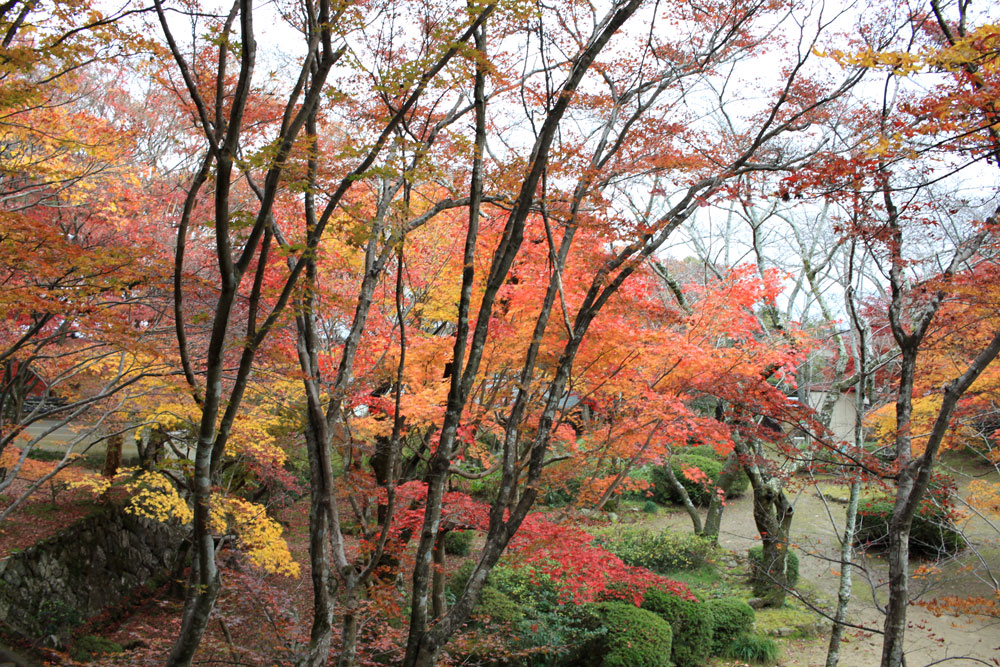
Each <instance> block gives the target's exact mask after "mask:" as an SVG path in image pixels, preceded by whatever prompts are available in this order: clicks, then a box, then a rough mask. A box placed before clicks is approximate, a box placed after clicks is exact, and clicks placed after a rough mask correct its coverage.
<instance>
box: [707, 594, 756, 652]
mask: <svg viewBox="0 0 1000 667" xmlns="http://www.w3.org/2000/svg"><path fill="white" fill-rule="evenodd" d="M705 605H706V606H707V607H708V608H709V610H710V611H711V612H712V655H725V652H726V649H728V648H729V644H731V643H732V641H733V640H734V639H736V637H738V636H739V635H741V634H744V633H747V632H749V631H750V630H751V629H752V628H753V623H754V613H753V609H752V608H751V607H750V605H748V604H747V603H746V602H744V601H743V600H741V599H739V598H719V599H716V600H708V601H707V602H705Z"/></svg>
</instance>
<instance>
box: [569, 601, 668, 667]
mask: <svg viewBox="0 0 1000 667" xmlns="http://www.w3.org/2000/svg"><path fill="white" fill-rule="evenodd" d="M583 615H584V621H583V624H584V626H585V627H587V628H588V629H591V630H599V631H600V632H597V633H595V634H594V636H593V637H592V638H591V640H590V641H589V642H587V643H586V645H585V647H584V648H583V650H582V651H580V652H579V654H578V655H574V656H571V659H572V663H573V664H575V665H583V666H586V667H670V650H671V639H672V636H673V632H672V630H671V628H670V624H669V623H667V622H666V621H665V620H663V619H662V618H660V617H659V616H658V615H656V614H654V613H652V612H650V611H646V610H645V609H639V608H637V607H635V606H633V605H631V604H628V603H627V602H597V603H593V604H588V605H586V606H585V607H584V609H583Z"/></svg>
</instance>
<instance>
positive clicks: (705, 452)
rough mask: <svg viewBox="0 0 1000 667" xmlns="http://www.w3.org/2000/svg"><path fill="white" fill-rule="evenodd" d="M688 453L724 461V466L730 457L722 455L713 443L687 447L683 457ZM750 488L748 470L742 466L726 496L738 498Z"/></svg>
mask: <svg viewBox="0 0 1000 667" xmlns="http://www.w3.org/2000/svg"><path fill="white" fill-rule="evenodd" d="M688 455H691V456H702V457H704V458H706V459H715V460H716V461H718V462H719V463H722V464H723V466H724V465H725V463H726V459H727V458H728V455H721V454H719V453H718V452H717V451H715V447H713V446H712V445H698V446H697V447H690V448H687V449H685V450H684V451H683V452H682V453H681V457H684V456H688ZM712 481H713V482H714V481H716V478H714V477H713V478H712ZM749 489H750V478H749V477H747V473H746V471H745V470H743V468H740V471H739V475H738V476H737V477H736V479H735V480H734V481H733V483H732V484H731V485H730V486H729V491H728V492H727V493H726V497H727V498H736V497H737V496H742V495H743V494H744V493H746V492H747V491H748V490H749Z"/></svg>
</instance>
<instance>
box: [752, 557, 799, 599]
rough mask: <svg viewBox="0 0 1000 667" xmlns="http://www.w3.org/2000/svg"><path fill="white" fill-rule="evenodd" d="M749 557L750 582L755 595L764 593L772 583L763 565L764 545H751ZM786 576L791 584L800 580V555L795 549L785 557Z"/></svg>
mask: <svg viewBox="0 0 1000 667" xmlns="http://www.w3.org/2000/svg"><path fill="white" fill-rule="evenodd" d="M747 557H748V558H749V559H750V583H751V585H753V590H754V595H763V591H764V590H766V589H767V588H768V587H769V586H770V584H771V583H772V582H771V580H770V579H769V578H768V576H767V572H766V570H764V569H763V565H762V561H763V560H764V547H763V546H762V545H757V546H755V547H750V548H749V549H748V550H747ZM785 576H786V578H787V580H788V585H789V586H794V585H795V584H797V583H798V581H799V557H798V556H796V555H795V552H794V551H789V552H788V556H787V557H786V558H785Z"/></svg>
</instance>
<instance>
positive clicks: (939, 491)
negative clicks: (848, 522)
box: [854, 474, 965, 557]
mask: <svg viewBox="0 0 1000 667" xmlns="http://www.w3.org/2000/svg"><path fill="white" fill-rule="evenodd" d="M955 492H956V488H955V482H954V480H952V479H951V478H949V477H947V476H946V475H941V474H934V475H933V476H932V477H931V483H930V486H929V487H928V489H927V493H926V494H924V497H923V499H922V500H921V501H920V507H919V508H918V509H917V512H916V513H915V514H914V515H913V524H912V526H911V527H910V552H911V553H913V554H915V555H922V556H934V557H936V556H940V555H942V554H954V553H956V552H958V551H961V550H962V549H963V548H964V547H965V538H963V537H962V535H961V533H959V532H958V530H957V528H956V526H955V518H956V517H955V511H954V501H953V500H952V496H953V495H954V494H955ZM893 503H894V501H893V498H892V497H890V496H885V495H883V496H876V497H874V498H864V499H862V501H861V503H860V504H859V507H858V523H857V532H856V533H855V537H854V539H855V541H856V542H857V543H858V544H859V545H860V546H862V547H864V548H866V549H875V550H877V549H887V548H888V547H889V519H890V518H891V517H892V508H893Z"/></svg>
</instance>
